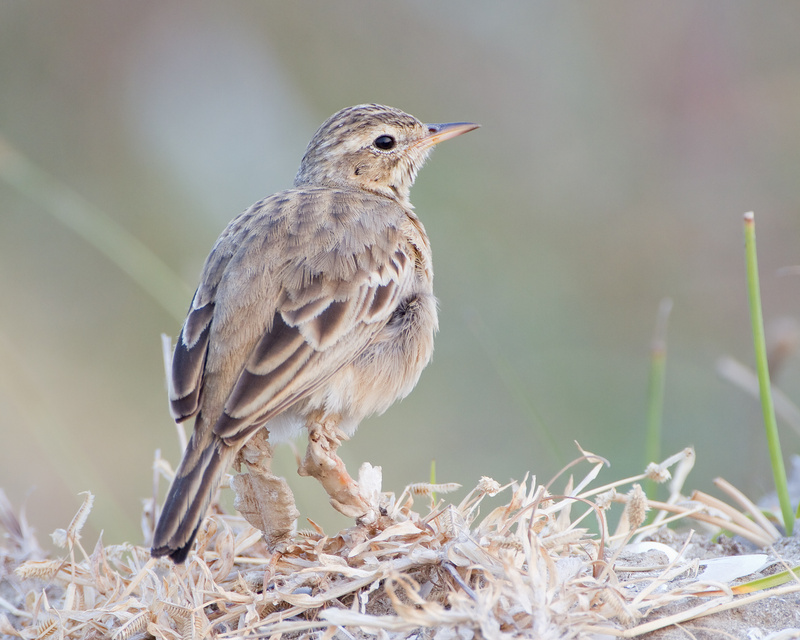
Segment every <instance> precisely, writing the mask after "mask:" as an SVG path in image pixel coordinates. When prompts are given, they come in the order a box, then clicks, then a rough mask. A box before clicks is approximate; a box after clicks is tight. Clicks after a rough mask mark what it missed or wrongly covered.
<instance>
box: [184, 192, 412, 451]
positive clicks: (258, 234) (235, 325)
mask: <svg viewBox="0 0 800 640" xmlns="http://www.w3.org/2000/svg"><path fill="white" fill-rule="evenodd" d="M273 200H275V202H273ZM309 206H311V207H314V208H315V212H314V213H313V215H312V214H309V213H308V212H307V211H304V207H309ZM258 207H259V208H260V210H259V211H256V212H249V213H248V214H245V215H243V216H241V217H240V219H237V220H236V221H234V222H233V223H232V224H231V226H230V227H229V229H228V231H226V233H224V234H223V236H221V237H220V240H219V241H218V242H217V245H216V246H215V253H218V254H219V255H221V256H222V257H221V258H220V259H218V260H217V261H216V262H214V261H213V260H212V258H209V263H208V264H207V265H206V269H205V271H204V278H203V281H202V282H203V285H202V287H201V288H202V290H203V292H204V298H203V300H202V301H203V302H205V303H207V304H206V306H205V307H201V308H200V309H193V311H192V314H190V317H189V318H187V322H186V325H185V327H184V332H183V333H182V336H183V335H195V334H197V336H198V340H197V342H196V343H195V345H194V346H193V347H191V348H189V349H184V347H183V346H181V345H180V344H179V347H178V349H176V360H178V362H179V363H180V364H181V366H180V369H181V375H180V376H174V377H175V378H176V379H178V378H179V382H180V384H176V385H175V388H176V389H180V390H181V392H182V393H185V396H183V397H182V398H181V399H179V401H180V403H181V404H180V406H179V408H180V410H181V414H186V412H187V411H188V410H193V411H195V412H196V411H197V410H198V403H200V405H202V409H201V410H202V411H203V414H204V415H208V417H211V413H207V411H208V412H211V409H208V408H207V407H206V406H205V404H204V402H205V401H203V400H202V398H201V396H202V393H201V391H202V387H203V384H204V381H205V378H206V377H207V376H209V375H212V373H211V372H213V375H215V376H216V377H217V382H216V385H219V384H220V380H221V379H222V377H225V376H228V375H230V374H229V373H228V371H229V370H230V371H233V372H234V375H233V377H231V378H225V379H226V380H230V382H228V383H227V384H228V385H229V386H227V387H226V388H227V389H230V392H229V393H227V395H226V396H225V397H224V398H223V402H222V403H221V404H222V406H221V407H219V408H217V409H216V410H215V411H214V412H213V415H214V416H215V419H213V420H212V424H213V433H214V434H215V435H216V436H218V437H220V438H223V439H224V440H225V442H226V443H227V444H229V445H232V444H234V443H235V442H236V441H238V440H240V439H243V438H247V437H248V436H249V435H250V434H251V433H252V432H253V431H254V430H255V429H257V428H260V426H261V425H263V424H264V423H265V422H266V421H267V420H269V419H270V418H271V417H273V416H275V415H277V414H278V413H280V412H281V411H283V410H285V409H286V408H287V407H289V406H291V405H292V404H294V403H296V402H298V401H300V400H302V399H303V398H304V397H306V396H308V395H309V394H311V393H313V392H314V391H315V390H316V389H318V388H319V387H320V386H322V385H323V384H324V383H325V382H326V381H327V380H328V379H329V378H330V377H331V376H333V375H334V374H335V373H336V372H337V371H338V370H339V369H341V367H343V366H345V365H347V364H348V363H350V362H352V361H353V360H354V359H355V358H356V357H358V355H359V354H360V353H361V352H362V351H363V350H364V349H366V348H367V347H368V346H369V345H370V344H371V343H372V341H373V340H374V339H375V336H376V335H377V334H378V333H379V332H380V331H381V329H382V328H383V326H385V325H386V323H388V322H389V321H390V319H391V318H392V314H393V313H394V311H395V309H396V308H397V306H398V305H399V304H400V301H401V299H402V295H403V293H404V291H407V290H408V289H409V287H411V286H412V285H411V282H412V280H413V277H414V275H413V264H414V259H413V257H412V256H411V255H410V253H409V252H411V251H413V248H411V247H409V246H408V244H407V242H406V240H405V236H404V234H403V233H402V231H401V229H400V225H401V222H402V219H403V217H404V216H405V215H406V214H405V212H404V211H403V210H402V208H401V207H399V205H397V204H396V203H393V202H391V201H389V200H386V199H383V198H378V197H373V196H370V195H368V194H364V195H360V194H354V193H352V192H336V191H333V190H330V189H320V190H304V191H302V192H300V191H297V192H284V193H283V194H278V195H277V196H273V198H268V199H267V200H265V201H263V202H261V203H259V205H258ZM275 207H278V213H276V212H275V211H272V210H271V209H274V208H275ZM293 209H294V210H293ZM212 256H213V253H212ZM243 282H245V283H246V286H244V285H243V284H242V283H243ZM199 291H200V290H198V295H199ZM197 301H198V297H197V296H196V302H197ZM208 303H211V304H208ZM214 305H216V309H214ZM207 307H209V308H210V310H209V309H207ZM193 314H196V319H195V318H192V315H193ZM259 326H260V327H262V328H261V329H260V330H259V329H258V327H259ZM253 328H255V329H256V330H257V331H260V333H257V334H254V335H252V336H250V334H249V333H248V331H252V330H253ZM198 329H199V333H198ZM181 344H182V343H181ZM209 345H210V346H209ZM200 346H202V349H203V350H204V351H205V352H207V353H208V356H207V358H205V356H204V358H205V359H204V360H203V361H201V360H200V358H199V356H197V355H195V352H194V349H196V348H198V347H200ZM184 350H185V353H184ZM179 353H180V355H178V354H179ZM237 362H238V363H241V364H238V366H237V365H236V363H237ZM190 365H191V366H190ZM198 370H199V373H198ZM177 401H178V399H176V402H177ZM208 402H211V400H209V401H208ZM206 404H207V403H206ZM209 406H210V405H209ZM218 406H219V405H218ZM187 415H188V414H187Z"/></svg>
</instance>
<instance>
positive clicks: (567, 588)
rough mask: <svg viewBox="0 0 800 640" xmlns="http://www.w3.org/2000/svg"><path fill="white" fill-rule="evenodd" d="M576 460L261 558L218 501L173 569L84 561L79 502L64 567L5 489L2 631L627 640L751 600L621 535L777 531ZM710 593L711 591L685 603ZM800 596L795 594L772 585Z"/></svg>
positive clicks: (132, 552) (426, 489)
mask: <svg viewBox="0 0 800 640" xmlns="http://www.w3.org/2000/svg"><path fill="white" fill-rule="evenodd" d="M582 454H583V455H582V456H581V458H580V461H581V462H583V463H586V462H589V463H590V465H591V467H590V471H589V473H587V474H586V476H585V477H583V478H581V479H580V480H578V481H576V480H575V479H574V477H572V476H571V477H569V478H568V479H567V481H566V489H565V490H564V491H563V493H562V494H560V495H555V494H553V493H551V492H550V490H549V489H548V488H546V487H545V486H543V485H539V484H537V482H536V480H535V479H534V478H526V479H524V480H523V481H522V482H514V483H510V484H508V485H505V486H500V485H499V484H498V483H497V482H495V481H494V480H491V479H489V478H482V479H481V481H480V483H479V484H478V486H477V487H476V488H475V489H473V490H472V491H470V492H469V493H468V494H467V496H466V497H465V498H464V499H463V500H462V501H461V502H460V503H458V504H447V505H444V504H442V503H439V504H435V505H428V504H426V508H425V509H422V510H421V511H423V512H424V511H427V514H426V515H420V513H418V512H417V511H415V510H414V509H415V504H414V500H415V498H419V497H420V496H430V495H431V494H433V493H438V494H441V493H444V492H446V491H448V490H452V489H454V488H455V487H454V486H451V485H443V484H442V485H435V486H427V485H423V484H417V485H412V486H410V487H408V488H407V489H406V490H405V491H403V493H402V494H401V495H400V497H399V498H396V499H395V498H394V496H393V495H392V494H382V499H383V506H384V509H385V514H386V515H385V517H383V518H382V519H381V520H380V521H379V522H378V523H376V524H375V525H373V526H369V527H361V526H356V527H352V528H350V529H347V530H345V531H342V532H339V533H338V534H336V535H333V536H326V535H324V533H323V532H322V531H321V530H319V528H318V527H317V528H316V529H315V530H313V531H311V532H301V533H298V534H296V535H295V536H294V537H293V538H292V540H291V542H290V543H288V544H286V545H285V546H284V547H283V548H281V549H280V550H279V551H276V552H274V553H270V552H269V551H268V550H267V548H266V545H265V543H264V542H263V539H262V536H261V534H260V532H259V531H257V530H255V529H253V528H252V527H251V526H250V525H249V524H247V522H246V521H245V520H244V519H243V518H241V517H239V516H236V515H231V514H226V513H223V512H222V510H221V508H220V506H219V504H216V505H215V507H214V509H213V515H211V516H210V517H209V518H207V519H206V521H205V523H204V526H203V528H202V531H201V532H200V535H199V536H198V544H197V548H196V549H197V552H196V553H194V554H192V555H191V556H190V558H189V560H188V561H187V563H186V565H184V566H179V567H175V566H173V565H172V564H171V563H170V562H169V561H166V560H158V561H156V560H154V559H151V558H150V556H149V553H148V550H147V549H146V548H144V547H140V546H133V545H129V544H126V545H114V546H108V547H106V546H104V545H103V544H102V542H100V541H98V542H97V544H96V545H95V547H94V549H93V550H92V551H91V552H88V551H86V550H85V549H84V547H83V546H82V545H81V541H80V530H81V527H82V526H83V524H84V522H85V520H86V517H87V515H88V513H89V510H90V509H91V502H92V496H91V495H88V494H87V495H86V496H85V499H84V503H83V505H82V506H81V508H80V510H79V511H78V514H77V515H76V516H75V518H74V519H73V521H72V523H71V524H70V526H69V527H68V528H67V529H66V530H63V531H60V532H57V536H56V537H57V541H58V542H59V544H61V545H62V546H64V547H65V548H66V555H65V557H62V558H59V559H48V558H46V557H44V554H43V553H42V551H41V550H40V548H39V546H38V545H37V544H36V541H35V539H33V536H32V534H31V532H30V529H29V528H28V527H27V525H26V524H25V522H24V518H17V517H16V516H15V515H14V514H13V513H12V511H11V507H10V505H9V504H8V501H7V500H5V497H4V496H2V495H0V523H2V524H3V526H4V527H5V528H6V530H7V532H8V535H7V545H6V546H5V547H4V548H2V549H0V554H2V556H3V560H4V562H3V569H2V571H3V574H2V575H0V578H1V580H0V585H2V589H1V590H0V634H5V635H6V636H9V637H20V638H112V639H113V640H129V639H133V638H150V637H154V638H164V639H178V638H220V639H224V638H270V639H276V640H277V639H279V638H300V637H303V638H306V637H308V638H311V637H313V638H321V639H323V640H327V639H329V638H334V637H337V638H342V639H352V638H367V637H369V638H380V639H391V638H401V637H403V638H406V637H409V635H417V637H430V638H437V639H439V640H452V639H461V638H463V639H469V638H480V637H483V638H489V639H494V638H498V639H501V638H537V639H550V638H553V639H555V638H558V639H564V638H601V637H612V636H621V637H636V636H638V635H641V634H644V633H646V632H648V631H652V630H653V629H656V628H660V627H662V626H665V625H666V624H675V623H677V622H685V621H687V620H691V619H693V618H695V617H699V616H702V615H706V614H707V613H708V612H709V611H716V610H722V609H724V608H726V607H727V608H730V607H732V606H737V604H740V603H741V602H745V601H747V600H737V599H735V598H734V597H733V596H731V595H730V587H729V585H728V584H720V583H719V582H718V581H717V582H714V583H713V584H709V583H708V582H703V581H702V579H701V578H702V576H701V577H700V578H698V577H697V569H698V567H697V561H696V560H691V559H689V558H688V557H686V555H685V551H686V549H688V548H689V547H690V546H691V543H690V542H688V541H687V542H685V543H684V544H683V546H682V548H679V550H678V551H672V550H670V549H667V548H666V547H665V545H661V547H664V548H665V549H666V553H655V554H653V553H652V552H650V553H641V552H638V551H637V548H638V547H636V546H634V545H635V544H636V543H634V542H631V541H632V540H638V539H639V538H642V537H643V536H644V535H645V534H646V533H647V532H650V531H653V530H654V528H656V527H659V526H662V525H663V523H664V522H666V521H667V520H674V519H676V518H678V519H683V520H687V519H688V518H694V519H695V521H701V520H705V521H709V522H712V523H713V524H714V525H715V526H725V527H727V528H728V529H731V528H733V527H735V526H737V527H739V528H740V529H741V531H742V535H744V536H750V539H752V540H754V541H756V543H757V544H759V545H763V544H765V541H766V543H767V544H768V543H769V542H771V541H772V540H774V538H775V536H776V532H775V531H769V530H767V528H765V527H763V526H761V525H760V524H758V523H757V522H754V521H751V520H749V519H748V518H744V517H743V516H742V514H741V513H739V512H738V511H736V510H735V509H734V508H733V507H730V506H729V505H727V504H725V503H723V502H720V501H713V500H708V498H707V497H706V496H703V495H698V496H696V497H695V498H694V499H692V500H688V499H686V498H684V497H682V496H681V491H680V490H681V487H680V486H678V485H677V484H675V483H673V485H672V487H671V494H672V495H671V496H670V498H669V499H668V500H667V501H665V502H663V503H653V502H649V501H647V500H646V498H645V496H644V493H643V492H642V490H641V488H640V487H639V485H638V482H640V481H641V480H643V479H644V478H645V477H648V476H646V474H642V476H637V477H635V478H628V479H626V480H624V481H619V482H615V483H613V484H610V485H605V486H598V487H592V486H591V485H592V484H593V482H594V480H595V478H596V476H597V473H598V472H599V470H600V468H601V467H602V466H603V465H604V461H603V460H602V459H601V458H599V457H598V456H594V455H592V454H590V453H587V452H582ZM693 460H694V454H693V452H692V451H691V450H686V451H684V452H682V453H680V454H678V455H677V456H673V457H672V458H671V459H669V460H668V461H667V462H666V463H664V464H662V465H655V466H654V468H651V469H650V470H649V477H660V479H661V480H662V481H663V480H667V479H668V478H669V477H670V473H669V470H668V467H675V469H673V471H674V473H673V475H674V476H675V477H678V478H685V475H686V473H687V472H688V469H687V467H691V465H692V464H693ZM159 464H160V466H161V467H163V466H164V465H163V463H159ZM571 466H572V465H571ZM373 471H374V470H373ZM623 488H624V489H625V493H622V489H623ZM502 496H505V498H502ZM427 502H428V501H426V503H427ZM616 502H622V503H624V504H625V507H624V511H623V513H622V515H621V516H618V518H617V519H618V521H619V525H618V526H616V527H615V533H614V534H613V535H611V534H610V533H609V531H610V527H609V524H608V514H609V513H610V510H611V509H613V505H614V503H616ZM148 508H149V509H152V505H150V506H149V507H148ZM648 508H649V509H651V510H652V509H655V510H657V516H656V524H646V522H645V511H646V510H647V509H648ZM587 518H588V520H587ZM144 521H145V522H148V521H149V519H148V518H145V519H144ZM590 527H595V529H596V531H597V532H596V533H591V532H590V531H589V528H590ZM651 544H653V543H651ZM656 546H657V545H656ZM651 551H652V550H651ZM637 559H638V560H637ZM729 582H731V581H729ZM710 588H711V589H718V590H719V589H722V591H718V592H719V593H722V595H720V596H718V597H705V598H703V599H702V600H701V599H699V598H698V597H697V596H696V595H695V594H697V593H698V592H701V591H703V590H704V589H705V590H706V593H708V589H710ZM726 589H727V590H728V591H727V592H725V590H726ZM799 590H800V585H798V584H794V583H793V584H791V585H789V586H788V587H782V588H781V589H780V591H781V592H782V593H783V592H794V591H799ZM775 592H776V591H775V590H773V591H772V592H765V593H763V594H757V595H756V596H753V595H750V596H746V598H748V599H754V598H757V597H767V596H768V595H769V594H770V593H775ZM676 602H678V603H684V604H685V605H686V606H685V607H684V608H685V611H684V612H683V613H680V614H675V615H672V616H671V617H669V618H659V610H660V609H661V608H662V607H665V606H667V605H674V604H675V603H676ZM670 611H672V610H670Z"/></svg>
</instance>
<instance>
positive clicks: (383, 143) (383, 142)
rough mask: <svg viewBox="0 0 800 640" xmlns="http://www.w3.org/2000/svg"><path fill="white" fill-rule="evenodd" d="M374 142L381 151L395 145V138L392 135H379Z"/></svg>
mask: <svg viewBox="0 0 800 640" xmlns="http://www.w3.org/2000/svg"><path fill="white" fill-rule="evenodd" d="M372 144H374V145H375V146H376V147H378V149H380V150H381V151H388V150H389V149H391V148H392V147H393V146H394V138H393V137H392V136H378V137H377V138H375V142H373V143H372Z"/></svg>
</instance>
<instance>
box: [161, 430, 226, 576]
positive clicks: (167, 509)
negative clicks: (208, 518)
mask: <svg viewBox="0 0 800 640" xmlns="http://www.w3.org/2000/svg"><path fill="white" fill-rule="evenodd" d="M199 431H204V430H195V433H194V434H193V435H192V438H191V440H190V441H189V445H188V446H187V448H186V451H185V452H184V454H183V460H182V461H181V465H180V467H178V471H177V473H176V474H175V479H174V480H173V481H172V486H171V487H170V489H169V492H168V493H167V499H166V501H165V502H164V508H163V509H162V510H161V516H160V517H159V519H158V524H157V525H156V530H155V533H154V534H153V547H152V548H151V549H150V553H151V554H152V555H153V556H154V557H158V556H169V557H170V558H172V560H173V561H174V562H176V563H178V564H180V563H183V562H184V561H185V560H186V556H188V555H189V550H190V549H191V548H192V543H193V542H194V539H195V536H197V531H198V529H199V528H200V524H201V523H202V522H203V518H204V517H205V515H206V511H207V510H208V505H209V504H210V503H211V499H212V498H213V497H214V493H215V492H216V490H217V488H218V487H219V483H220V481H221V480H222V476H223V475H224V474H225V472H226V471H227V470H228V467H230V465H231V464H232V462H233V457H234V454H235V449H232V448H231V447H228V446H227V445H225V443H223V442H222V440H221V439H220V438H217V437H216V436H214V435H213V434H211V437H212V440H211V442H209V441H208V439H207V438H197V436H198V433H199ZM203 440H205V442H203Z"/></svg>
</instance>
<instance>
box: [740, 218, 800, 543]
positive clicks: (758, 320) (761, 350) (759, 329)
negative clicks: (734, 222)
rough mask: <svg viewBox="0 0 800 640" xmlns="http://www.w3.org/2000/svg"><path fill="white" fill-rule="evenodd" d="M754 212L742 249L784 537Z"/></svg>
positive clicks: (785, 502)
mask: <svg viewBox="0 0 800 640" xmlns="http://www.w3.org/2000/svg"><path fill="white" fill-rule="evenodd" d="M755 226H756V225H755V215H754V214H753V212H752V211H751V212H749V213H745V214H744V248H745V262H746V264H747V294H748V300H749V303H750V321H751V324H752V326H753V346H754V348H755V352H756V372H757V373H758V388H759V392H760V396H761V411H762V413H763V416H764V428H765V429H766V434H767V446H768V447H769V458H770V464H771V465H772V475H773V477H774V478H775V491H776V492H777V494H778V502H779V503H780V505H781V514H782V515H783V524H784V526H785V527H786V535H787V536H791V535H792V532H793V531H794V511H793V510H792V503H791V499H790V498H789V487H788V485H787V482H786V469H785V468H784V466H783V456H782V454H781V443H780V438H779V437H778V425H777V422H776V420H775V407H774V405H773V401H772V391H771V388H770V382H769V364H768V361H767V341H766V339H765V337H764V318H763V316H762V312H761V291H760V288H759V282H758V259H757V256H756V228H755Z"/></svg>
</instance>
